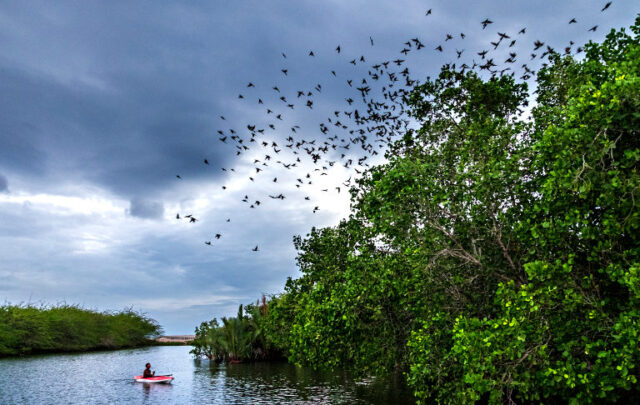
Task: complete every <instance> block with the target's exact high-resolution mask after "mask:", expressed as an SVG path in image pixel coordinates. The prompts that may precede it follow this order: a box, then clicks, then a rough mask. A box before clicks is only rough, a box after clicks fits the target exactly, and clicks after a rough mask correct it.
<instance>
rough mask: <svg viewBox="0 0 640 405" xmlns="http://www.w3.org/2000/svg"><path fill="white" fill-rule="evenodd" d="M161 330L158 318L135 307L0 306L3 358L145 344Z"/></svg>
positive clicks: (0, 350)
mask: <svg viewBox="0 0 640 405" xmlns="http://www.w3.org/2000/svg"><path fill="white" fill-rule="evenodd" d="M160 332H161V328H160V326H159V325H158V323H157V322H156V321H155V320H153V319H151V318H148V317H146V316H145V315H143V314H141V313H138V312H135V311H133V310H124V311H120V312H97V311H92V310H89V309H84V308H81V307H79V306H76V305H57V306H34V305H10V304H6V305H3V306H0V357H2V356H15V355H23V354H36V353H52V352H75V351H85V350H97V349H120V348H125V347H135V346H142V345H145V344H148V343H150V339H153V338H155V337H157V336H158V335H159V334H160Z"/></svg>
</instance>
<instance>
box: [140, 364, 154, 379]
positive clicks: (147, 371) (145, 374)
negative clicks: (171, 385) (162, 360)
mask: <svg viewBox="0 0 640 405" xmlns="http://www.w3.org/2000/svg"><path fill="white" fill-rule="evenodd" d="M154 375H156V372H155V371H153V372H151V363H147V364H145V369H144V371H143V372H142V378H149V377H153V376H154Z"/></svg>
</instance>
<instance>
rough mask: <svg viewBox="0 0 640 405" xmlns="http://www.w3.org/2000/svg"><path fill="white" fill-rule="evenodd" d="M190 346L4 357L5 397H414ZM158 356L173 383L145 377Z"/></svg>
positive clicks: (33, 400) (341, 376)
mask: <svg viewBox="0 0 640 405" xmlns="http://www.w3.org/2000/svg"><path fill="white" fill-rule="evenodd" d="M189 349H190V348H189V347H186V346H156V347H149V348H142V349H132V350H119V351H112V352H93V353H83V354H63V355H45V356H33V357H27V358H12V359H2V360H0V376H3V377H4V378H2V379H0V404H87V403H92V404H115V403H136V404H140V403H142V404H155V403H163V404H164V403H171V404H188V403H207V404H273V403H290V404H319V403H325V404H410V403H413V400H412V399H411V396H410V393H409V391H408V390H407V389H406V388H405V387H403V386H402V384H400V383H398V382H395V383H394V382H392V381H387V380H379V379H359V380H355V379H353V378H351V377H349V376H348V374H346V373H341V372H335V373H321V372H316V371H314V370H311V369H307V368H301V367H296V366H293V365H291V364H287V363H277V362H276V363H272V362H270V363H253V364H251V363H249V364H231V365H224V364H220V365H218V364H214V363H209V362H208V361H206V360H202V361H198V360H194V359H193V358H192V357H191V356H190V355H189ZM147 362H150V363H151V364H152V368H153V369H155V370H156V373H157V374H169V373H171V374H173V375H174V377H175V380H174V382H173V384H141V383H135V382H134V381H133V376H134V375H138V374H140V373H141V372H142V370H143V368H144V364H145V363H147Z"/></svg>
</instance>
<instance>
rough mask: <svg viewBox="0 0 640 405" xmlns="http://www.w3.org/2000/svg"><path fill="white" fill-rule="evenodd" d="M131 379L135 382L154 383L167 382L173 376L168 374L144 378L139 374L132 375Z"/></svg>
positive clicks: (171, 379)
mask: <svg viewBox="0 0 640 405" xmlns="http://www.w3.org/2000/svg"><path fill="white" fill-rule="evenodd" d="M133 379H134V380H136V382H142V383H156V384H169V383H170V382H171V381H173V377H172V376H170V375H159V376H153V377H147V378H144V377H143V376H141V375H137V376H135V377H133Z"/></svg>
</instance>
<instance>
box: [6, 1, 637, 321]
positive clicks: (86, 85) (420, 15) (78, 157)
mask: <svg viewBox="0 0 640 405" xmlns="http://www.w3.org/2000/svg"><path fill="white" fill-rule="evenodd" d="M431 3H433V4H431ZM431 3H430V4H429V5H428V6H424V2H421V1H417V0H416V1H412V0H406V1H401V2H371V1H367V0H349V1H339V0H327V1H324V2H318V1H306V0H300V1H295V2H293V1H291V0H271V1H268V2H265V1H258V0H243V1H237V2H232V1H217V2H205V1H201V2H195V1H190V2H183V1H180V2H179V1H175V2H171V1H162V2H158V1H136V2H129V1H120V0H113V1H107V2H97V1H79V2H78V1H73V2H72V1H64V0H62V1H56V2H50V1H37V0H34V1H30V2H29V4H28V6H25V2H24V1H4V2H2V5H0V173H2V175H0V193H2V191H4V192H5V193H2V194H0V200H2V201H6V202H5V203H1V204H0V218H2V220H0V257H2V259H3V260H1V261H0V279H1V280H6V282H5V283H0V284H2V285H1V286H0V289H3V290H2V291H3V294H2V295H1V296H0V300H3V299H5V298H7V299H11V300H13V301H16V302H20V301H21V300H26V299H27V298H28V297H29V296H30V295H31V293H32V292H33V294H34V297H35V298H36V299H43V300H45V301H46V302H50V303H51V302H56V301H58V300H63V299H66V300H68V301H69V302H78V303H86V304H87V305H88V306H91V307H93V306H94V305H98V306H99V307H100V308H101V309H118V308H120V307H121V306H123V305H130V304H132V303H136V302H140V304H138V307H137V308H139V309H142V310H146V309H147V308H148V309H149V310H148V311H149V315H150V316H152V317H157V319H158V320H159V321H160V322H161V323H162V324H163V326H165V329H166V330H167V332H169V333H185V332H191V331H192V330H193V326H195V325H197V324H199V322H201V321H203V320H205V319H210V318H212V317H214V316H217V317H220V316H224V315H234V314H235V311H236V310H237V304H239V303H247V302H250V301H253V300H255V299H257V298H259V297H260V295H261V293H263V292H265V293H276V292H278V291H281V290H282V286H283V284H284V282H285V280H286V278H287V277H288V276H295V275H296V274H297V272H296V267H295V262H294V260H293V258H294V256H295V251H294V249H293V247H292V244H291V235H293V234H302V235H304V234H305V233H306V232H308V230H309V229H310V227H311V226H312V225H318V226H323V225H327V224H331V223H334V224H335V223H336V222H337V219H335V218H331V215H330V214H325V213H326V212H327V211H328V210H326V209H325V207H324V206H323V207H322V210H321V211H320V213H318V214H311V213H310V210H309V211H306V210H303V209H302V208H301V207H297V206H296V207H294V206H292V205H295V204H296V203H294V202H293V201H294V196H293V195H291V194H290V192H289V191H287V192H286V194H287V197H288V198H287V200H286V202H287V204H291V206H290V207H289V208H288V210H287V208H286V207H285V206H283V205H276V204H282V202H280V201H272V200H269V199H267V198H263V197H264V196H265V194H268V192H269V191H268V190H267V189H266V187H265V188H263V189H262V190H260V192H258V190H256V188H254V187H256V186H258V185H259V184H258V183H259V179H256V180H257V181H256V183H255V184H253V183H252V186H251V187H252V188H251V189H249V190H247V189H242V190H236V191H230V190H227V194H224V195H220V194H219V193H220V190H221V189H220V186H219V185H218V184H216V185H215V187H213V186H212V184H211V183H212V181H211V180H215V181H219V182H222V181H224V182H225V184H227V180H229V183H232V182H233V181H236V180H238V179H237V178H234V177H232V175H231V174H230V173H229V172H222V171H221V170H220V168H221V167H226V168H229V167H233V166H234V165H238V160H237V159H236V156H235V148H234V146H233V145H232V144H226V145H224V144H221V143H220V142H219V141H218V140H217V138H218V136H217V130H224V131H225V133H227V134H228V131H229V129H230V128H234V129H235V130H237V131H238V133H239V134H242V135H243V136H245V137H246V135H247V132H246V125H247V124H248V123H254V124H256V125H258V126H259V127H260V126H263V127H264V126H265V125H266V119H265V115H264V112H265V111H264V109H263V106H258V105H257V98H258V97H263V98H264V101H265V106H267V105H269V106H276V107H277V108H283V110H284V109H285V108H286V107H283V104H282V102H281V101H280V100H279V97H280V94H277V93H275V92H273V91H272V90H271V88H272V86H274V85H277V86H279V87H280V89H281V90H282V94H286V95H287V97H288V98H289V99H290V98H292V97H293V98H295V92H296V91H297V90H301V89H304V90H311V89H313V87H314V86H315V85H316V84H318V83H321V84H322V87H323V90H322V92H321V93H320V94H317V95H314V99H315V104H314V109H313V110H309V109H307V108H306V107H304V106H299V105H298V106H296V109H295V111H290V110H288V109H286V110H284V111H285V112H286V114H285V115H284V116H285V120H286V121H285V122H283V123H282V124H278V125H277V128H278V130H277V131H273V132H268V133H267V134H266V135H265V137H268V138H274V139H276V140H278V137H285V136H286V135H287V132H286V130H287V128H288V127H289V126H292V125H293V124H297V123H299V124H301V126H302V130H301V131H300V134H299V137H315V136H317V135H318V123H319V122H320V121H324V120H325V119H326V117H327V115H331V114H333V111H334V110H339V109H344V107H345V105H344V104H345V103H344V99H345V97H348V96H352V95H353V93H352V92H351V91H350V89H349V88H347V87H346V79H347V78H353V79H361V78H362V77H367V69H368V68H369V66H370V65H371V63H372V62H373V61H381V60H390V59H391V60H393V59H395V58H398V57H401V58H403V59H407V64H408V65H409V66H410V69H411V71H412V73H413V75H414V77H415V78H422V79H424V78H425V77H426V76H427V75H431V76H432V77H433V76H434V75H435V74H437V71H438V70H439V67H440V66H441V65H442V64H443V63H445V62H447V61H451V60H453V61H456V59H455V53H454V51H455V49H456V48H459V49H465V52H466V53H465V55H467V56H469V59H473V58H476V61H477V58H478V57H477V56H476V54H475V52H477V51H479V50H481V49H485V48H486V47H487V46H489V41H491V40H493V39H494V38H495V36H496V32H498V31H504V32H509V33H511V34H514V32H517V31H518V30H519V29H521V28H522V27H523V26H526V27H527V35H526V36H523V37H522V38H520V37H518V41H519V42H518V46H519V45H520V44H522V46H523V49H527V48H529V47H531V45H532V43H533V41H534V40H535V39H540V40H542V41H544V42H547V43H549V44H551V45H553V46H555V47H557V49H561V48H560V47H561V46H564V45H563V44H564V43H566V42H567V41H568V40H569V39H573V40H575V41H576V43H577V44H580V43H582V42H584V41H585V40H586V39H588V38H592V37H594V36H592V34H590V33H589V32H588V31H587V29H588V27H590V26H592V25H594V24H600V28H599V30H598V31H597V33H596V34H595V38H594V39H601V38H602V36H603V35H604V34H605V33H606V31H607V27H610V26H622V25H628V24H629V23H631V22H632V21H633V17H634V13H635V12H636V11H637V10H636V9H634V7H632V6H633V4H634V3H633V2H631V1H628V0H627V1H622V0H616V1H615V2H614V5H613V6H612V7H611V9H610V10H607V12H606V13H604V14H603V13H600V11H599V10H600V9H601V8H602V3H603V2H601V1H584V2H577V1H571V2H553V3H549V2H543V1H540V0H534V1H528V2H526V3H525V2H513V1H511V0H502V1H492V2H469V1H460V0H458V1H448V2H444V1H442V2H431ZM427 8H433V14H432V15H431V16H429V17H426V16H425V15H424V12H425V11H426V9H427ZM636 8H637V6H636ZM461 10H462V11H461ZM629 10H631V12H630V11H629ZM488 17H490V18H491V19H492V20H493V21H494V22H495V23H494V24H493V25H492V26H490V27H488V28H487V29H486V30H482V29H481V25H480V21H482V19H484V18H488ZM571 17H576V18H577V19H578V21H579V22H580V24H575V25H571V26H568V25H567V23H568V21H569V18H571ZM448 32H449V33H451V34H453V35H454V36H455V37H456V38H455V39H454V40H451V41H449V42H447V43H446V44H444V42H443V41H444V38H445V34H446V33H448ZM459 32H465V33H466V34H467V39H466V40H465V41H462V40H461V39H460V38H459V37H458V34H459ZM370 35H371V36H372V37H373V38H374V40H375V46H374V47H371V46H370V44H369V36H370ZM416 36H417V37H419V38H420V39H421V40H422V41H423V42H424V43H425V49H424V50H423V53H421V54H417V53H413V52H412V53H410V54H409V55H407V56H406V57H405V56H403V55H401V54H400V53H399V51H400V50H401V49H402V48H403V43H404V42H405V41H407V40H408V39H409V38H413V37H416ZM338 44H340V45H341V47H342V53H341V54H337V53H336V52H335V47H336V46H337V45H338ZM439 44H444V45H445V46H444V48H445V49H444V52H443V53H442V54H440V53H438V52H436V51H434V48H435V47H436V46H437V45H439ZM310 50H313V51H314V53H315V55H316V56H315V57H309V56H308V52H309V51H310ZM281 52H285V53H286V54H287V58H286V59H285V58H283V57H282V56H281ZM525 54H526V53H525ZM361 55H364V56H365V57H366V59H367V63H366V64H358V66H353V65H351V64H350V63H349V62H348V61H349V60H351V59H353V58H359V57H360V56H361ZM525 58H528V56H526V57H525ZM499 59H500V60H504V59H503V58H499ZM496 60H498V59H496ZM523 62H524V61H523ZM283 68H287V69H288V70H289V75H288V76H286V77H285V76H284V75H283V74H282V73H281V70H280V69H283ZM331 70H335V72H336V74H337V76H336V77H334V76H332V75H331V73H330V71H331ZM250 81H251V82H253V83H254V84H255V86H256V87H255V88H252V89H248V88H247V87H246V86H247V83H248V82H250ZM531 90H533V89H531ZM239 93H243V94H244V96H245V99H244V100H238V98H237V96H238V94H239ZM291 94H293V96H291ZM296 102H297V101H296ZM219 115H224V116H226V118H227V120H226V121H222V120H220V119H219V118H218V117H219ZM285 124H286V125H285ZM283 130H284V131H283ZM283 132H284V133H283ZM278 143H279V144H281V142H280V141H279V140H278ZM255 151H256V148H254V149H252V152H255ZM262 151H263V150H262V149H260V152H262ZM351 152H352V153H357V152H354V151H353V148H352V150H351ZM265 153H266V152H265ZM269 153H270V152H269ZM205 158H206V159H207V160H208V161H209V162H210V163H211V164H210V166H206V165H204V164H203V159H205ZM331 159H333V158H331ZM274 160H275V159H274ZM236 168H237V169H238V172H241V170H242V168H241V167H237V166H236ZM269 170H276V169H275V168H274V167H273V166H271V167H270V168H269ZM292 172H293V171H291V173H287V175H292V176H293V177H292V179H291V180H292V181H295V180H294V179H295V177H296V176H294V173H292ZM177 174H180V175H181V177H182V180H180V179H177V178H176V175H177ZM223 174H224V175H225V176H228V177H224V178H222V177H220V176H222V175H223ZM281 174H282V173H274V174H273V177H276V176H278V177H279V178H280V179H281V181H280V182H279V183H278V186H280V184H283V183H284V180H285V179H286V176H285V175H281ZM7 178H8V179H10V181H11V193H10V194H9V193H6V191H8V189H9V185H8V181H7ZM237 183H238V184H240V183H241V182H240V181H238V182H237ZM69 184H71V185H73V186H77V188H72V187H69V188H70V189H72V190H73V193H75V194H73V195H72V196H71V197H73V198H77V199H79V200H80V201H75V200H73V201H66V202H65V201H59V200H60V199H58V198H57V197H59V196H60V195H64V194H65V190H66V189H65V186H67V185H69ZM230 189H232V187H230ZM104 190H106V192H103V191H104ZM234 192H235V194H232V193H234ZM305 192H306V190H305ZM20 193H23V194H24V195H25V197H24V199H20ZM36 194H48V195H44V196H40V198H36V197H37V196H34V195H36ZM245 194H250V196H251V198H252V199H253V198H254V197H255V198H260V199H262V201H263V205H262V206H261V207H260V209H256V210H251V211H249V209H248V208H247V207H246V205H241V204H240V203H239V201H240V199H241V198H242V196H243V195H245ZM258 194H260V196H259V195H258ZM343 194H344V193H343ZM114 195H115V197H114ZM230 195H233V200H231V198H232V197H230ZM32 197H33V201H30V199H32ZM236 197H237V198H236ZM73 198H72V199H73ZM208 198H212V199H215V200H214V203H211V205H210V206H208V208H202V209H201V208H199V207H202V206H206V204H204V205H203V204H202V200H205V199H208ZM92 199H96V200H99V201H98V202H99V204H97V205H98V207H97V208H95V209H93V208H92V209H89V208H87V207H86V206H91V200H92ZM101 199H102V200H101ZM195 199H199V200H200V202H199V203H198V204H199V205H198V204H192V205H189V204H191V203H192V202H193V201H194V200H195ZM63 200H64V199H63ZM103 200H106V202H105V201H103ZM43 201H44V202H43ZM290 202H291V203H290ZM65 204H66V205H65ZM85 205H86V206H85ZM103 205H105V206H107V207H106V208H104V207H103ZM127 205H128V209H127ZM101 207H102V208H101ZM174 207H175V208H176V210H179V211H180V213H181V214H182V215H183V216H184V214H185V213H193V214H194V215H196V216H197V217H198V222H197V223H195V224H192V223H189V222H188V221H185V220H184V218H183V219H181V220H172V221H171V222H170V223H168V221H136V220H132V218H130V216H133V217H139V218H150V219H158V218H161V217H162V215H163V213H164V211H165V210H167V211H169V210H173V209H174ZM183 207H184V208H183ZM192 208H193V212H192V211H191V210H192ZM183 209H184V210H185V211H188V212H182V211H183ZM196 209H197V211H196ZM85 211H87V212H85ZM125 212H128V213H129V216H127V215H126V214H125ZM171 213H172V216H173V214H174V212H173V211H172V212H171ZM324 215H327V216H326V217H324ZM226 218H232V222H230V223H226V222H225V219H226ZM320 218H323V219H322V220H321V219H320ZM314 221H316V222H314ZM318 221H319V222H318ZM218 232H220V233H221V234H222V237H221V238H220V239H215V238H214V235H215V234H216V233H218ZM209 240H213V246H205V244H204V241H209ZM255 245H259V246H260V251H259V252H252V251H251V248H252V247H253V246H255ZM24 252H28V254H26V255H25V254H24ZM106 274H109V277H106V276H105V275H106ZM172 300H174V301H176V302H173V301H172ZM200 300H201V301H202V302H200ZM182 301H184V302H182ZM145 305H146V306H145ZM175 308H178V309H175Z"/></svg>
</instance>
